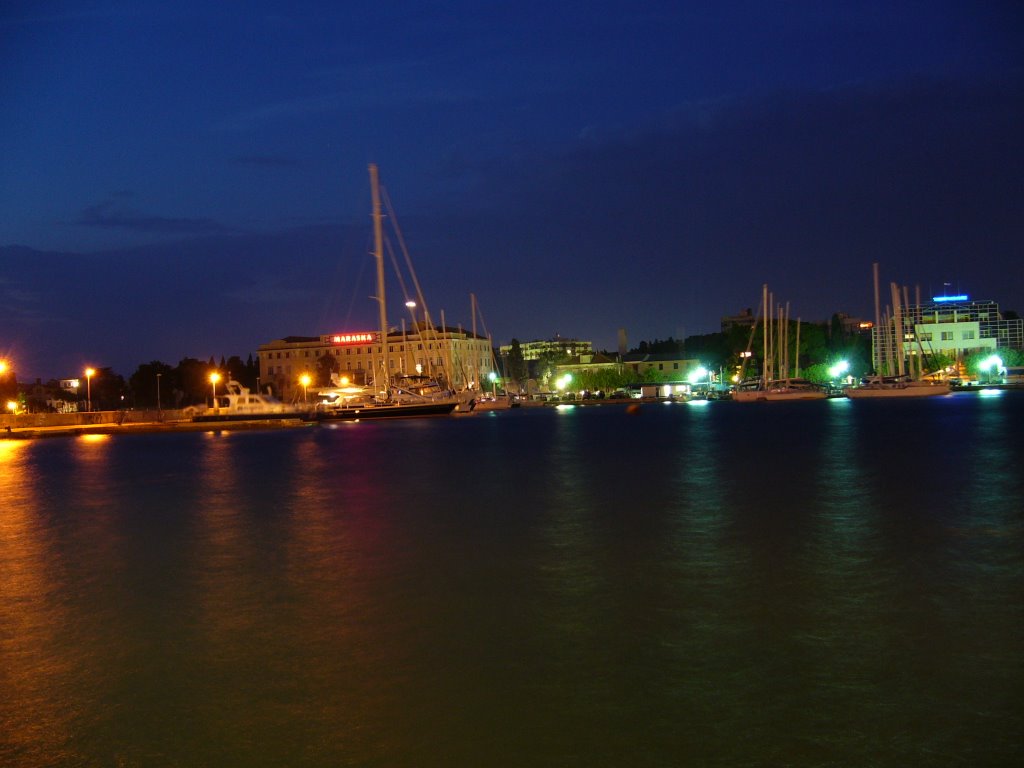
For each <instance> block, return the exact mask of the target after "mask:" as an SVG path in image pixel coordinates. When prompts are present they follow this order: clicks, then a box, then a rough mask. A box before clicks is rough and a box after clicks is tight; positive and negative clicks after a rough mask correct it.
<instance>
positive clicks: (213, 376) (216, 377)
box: [210, 371, 220, 408]
mask: <svg viewBox="0 0 1024 768" xmlns="http://www.w3.org/2000/svg"><path fill="white" fill-rule="evenodd" d="M218 381H220V374H219V373H217V372H216V371H214V372H213V373H211V374H210V385H211V386H212V387H213V407H214V408H216V407H217V382H218Z"/></svg>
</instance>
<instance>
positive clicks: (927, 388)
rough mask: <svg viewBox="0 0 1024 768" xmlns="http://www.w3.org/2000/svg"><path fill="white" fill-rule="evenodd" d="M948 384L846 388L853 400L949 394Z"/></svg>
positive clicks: (847, 393)
mask: <svg viewBox="0 0 1024 768" xmlns="http://www.w3.org/2000/svg"><path fill="white" fill-rule="evenodd" d="M949 392H950V389H949V386H948V385H941V384H936V385H931V384H917V385H915V384H911V385H908V386H895V387H853V388H851V389H848V390H846V396H847V397H849V398H851V399H852V400H868V399H874V398H882V397H936V396H939V395H948V394H949Z"/></svg>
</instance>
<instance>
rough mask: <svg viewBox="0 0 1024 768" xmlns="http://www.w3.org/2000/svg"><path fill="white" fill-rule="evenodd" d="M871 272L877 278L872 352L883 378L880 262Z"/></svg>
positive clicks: (877, 371)
mask: <svg viewBox="0 0 1024 768" xmlns="http://www.w3.org/2000/svg"><path fill="white" fill-rule="evenodd" d="M871 270H872V272H873V274H874V277H875V328H874V331H875V332H874V333H873V334H872V335H873V336H874V339H875V345H874V349H872V350H871V352H872V357H873V362H874V364H875V373H876V374H878V375H879V376H881V375H882V374H883V373H884V371H882V362H883V360H882V337H881V334H882V315H881V306H880V305H879V301H878V262H877V261H876V262H874V263H873V264H872V265H871Z"/></svg>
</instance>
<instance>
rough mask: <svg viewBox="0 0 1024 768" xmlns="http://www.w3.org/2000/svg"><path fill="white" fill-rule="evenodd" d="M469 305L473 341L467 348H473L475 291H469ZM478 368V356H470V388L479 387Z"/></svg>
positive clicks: (474, 341) (474, 335) (474, 336)
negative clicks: (471, 377)
mask: <svg viewBox="0 0 1024 768" xmlns="http://www.w3.org/2000/svg"><path fill="white" fill-rule="evenodd" d="M469 305H470V306H469V312H470V314H471V315H473V322H472V327H473V341H472V342H470V345H469V348H470V349H473V348H474V347H476V294H475V293H470V294H469ZM479 370H480V365H479V358H477V357H475V356H474V357H473V358H472V363H471V365H470V371H471V372H472V376H473V380H472V381H471V382H470V388H471V389H479V382H478V381H477V377H478V376H479Z"/></svg>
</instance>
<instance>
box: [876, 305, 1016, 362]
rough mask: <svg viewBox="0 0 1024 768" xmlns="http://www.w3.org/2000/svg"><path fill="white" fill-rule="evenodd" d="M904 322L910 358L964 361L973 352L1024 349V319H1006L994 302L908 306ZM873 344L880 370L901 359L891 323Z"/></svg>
mask: <svg viewBox="0 0 1024 768" xmlns="http://www.w3.org/2000/svg"><path fill="white" fill-rule="evenodd" d="M902 321H903V322H902V326H903V327H902V337H903V338H902V341H903V349H904V355H905V356H909V357H912V356H915V355H918V354H924V355H925V356H928V355H932V354H940V355H945V356H947V357H950V358H953V359H954V360H960V359H963V357H964V355H967V354H971V353H973V352H984V351H987V350H992V351H993V352H995V351H996V350H998V349H1003V348H1011V349H1024V320H1021V319H1019V318H1017V319H1006V318H1004V317H1003V315H1002V313H1001V312H1000V311H999V305H998V304H996V302H994V301H971V300H970V299H969V298H968V297H967V296H936V297H934V298H933V299H932V300H931V301H930V302H923V303H921V304H911V305H910V306H908V307H905V308H904V310H903V312H902ZM871 341H872V350H873V354H874V361H875V367H876V370H880V369H881V368H884V362H885V361H886V360H895V359H896V358H897V351H896V347H897V342H898V341H899V339H898V337H896V335H895V334H893V333H892V324H891V323H890V324H889V325H888V326H887V325H886V324H885V323H883V324H882V326H881V327H878V328H874V329H873V332H872V339H871Z"/></svg>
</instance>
